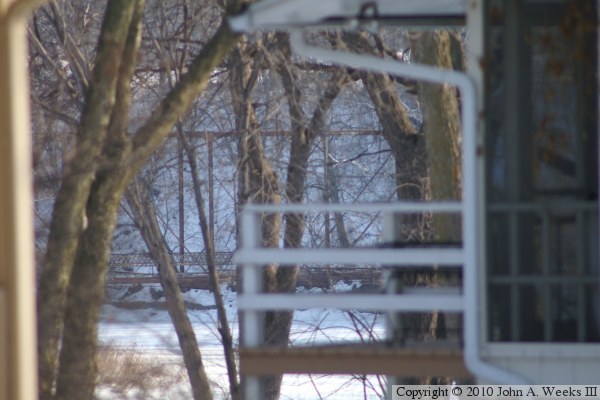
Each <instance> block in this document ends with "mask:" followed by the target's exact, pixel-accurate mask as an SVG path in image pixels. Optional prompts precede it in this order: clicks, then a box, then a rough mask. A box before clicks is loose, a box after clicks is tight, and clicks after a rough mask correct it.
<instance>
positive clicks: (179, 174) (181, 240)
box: [175, 124, 185, 272]
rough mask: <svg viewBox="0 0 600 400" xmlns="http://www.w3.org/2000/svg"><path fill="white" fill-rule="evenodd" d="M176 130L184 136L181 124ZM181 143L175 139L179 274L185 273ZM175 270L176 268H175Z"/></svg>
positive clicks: (179, 139)
mask: <svg viewBox="0 0 600 400" xmlns="http://www.w3.org/2000/svg"><path fill="white" fill-rule="evenodd" d="M177 129H179V130H180V134H181V135H184V132H183V128H182V127H181V124H178V125H177ZM183 151H184V149H183V143H182V141H181V138H180V137H179V136H178V137H177V177H178V185H177V186H178V188H177V189H178V196H177V197H178V199H177V200H178V203H179V204H178V205H179V257H180V259H179V260H180V264H179V272H185V263H184V257H185V202H184V192H183V184H184V179H183V178H184V176H183ZM175 269H177V266H175Z"/></svg>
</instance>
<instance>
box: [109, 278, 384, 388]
mask: <svg viewBox="0 0 600 400" xmlns="http://www.w3.org/2000/svg"><path fill="white" fill-rule="evenodd" d="M352 286H354V287H355V286H356V283H350V284H344V283H339V284H338V285H337V286H336V288H335V290H337V291H344V290H348V289H349V288H351V287H352ZM127 290H128V288H125V287H121V288H109V296H110V298H111V299H112V301H113V303H112V304H106V305H105V306H104V307H103V309H102V322H101V324H100V327H99V332H98V335H99V341H100V343H101V344H103V345H107V346H110V347H111V348H113V349H122V351H128V350H135V351H136V352H137V353H139V354H143V355H144V356H147V357H148V358H149V359H154V360H156V359H159V360H161V362H164V363H165V364H169V365H174V366H176V367H179V368H183V366H182V364H183V362H182V359H181V354H180V350H179V345H178V342H177V336H176V335H175V332H174V329H173V326H172V325H171V322H170V319H169V316H168V314H167V312H166V310H164V308H161V307H160V303H162V302H164V297H163V298H159V299H158V300H156V298H157V293H158V291H160V286H158V285H156V286H152V285H146V286H144V287H143V289H142V290H139V291H137V292H135V293H127ZM222 290H223V294H224V300H225V305H226V307H227V313H228V317H229V321H230V322H231V324H232V327H231V328H232V332H233V333H234V334H235V336H236V340H237V331H238V326H237V307H236V294H235V293H234V292H232V291H231V290H229V289H228V288H227V287H226V286H225V285H223V287H222ZM129 291H130V292H131V290H129ZM183 295H184V299H185V301H186V302H188V304H191V305H198V307H191V308H207V309H195V310H190V311H188V315H189V317H190V320H191V322H192V324H193V326H194V330H195V332H196V337H197V339H198V342H199V346H200V350H201V353H202V358H203V362H204V364H205V367H206V370H207V374H208V376H209V379H211V381H212V382H213V387H214V388H215V390H214V391H215V398H217V399H227V396H226V394H223V393H222V392H223V390H222V389H220V388H227V372H226V369H225V365H224V359H223V352H222V347H221V344H220V338H219V334H218V332H217V330H216V326H217V325H216V322H215V321H216V311H215V310H214V308H213V306H214V300H213V294H212V293H211V292H209V291H206V290H196V289H193V290H188V291H187V292H185V293H184V294H183ZM142 302H144V303H148V305H149V307H145V308H137V307H139V304H140V303H142ZM119 303H120V304H119ZM127 303H129V304H131V305H133V304H136V305H137V307H135V308H134V309H132V308H129V307H127ZM115 304H119V306H115ZM199 306H202V307H199ZM356 318H358V319H360V320H361V321H362V322H363V323H364V325H365V326H370V327H372V329H371V333H370V334H371V335H373V336H374V337H375V338H381V337H383V335H384V318H383V316H382V315H379V314H370V313H360V314H358V313H357V314H354V315H353V316H352V318H351V317H350V315H349V314H348V313H346V312H342V311H340V310H323V309H310V310H302V311H296V313H295V315H294V324H293V328H292V335H291V336H292V337H291V340H292V341H293V343H296V344H307V343H331V342H334V343H343V342H348V341H359V340H361V338H360V335H359V334H358V333H357V328H356ZM360 330H361V334H362V335H363V337H364V336H366V335H365V334H366V333H367V332H366V331H365V329H364V328H361V329H360ZM368 385H373V386H374V387H375V388H376V390H373V389H371V388H367V390H366V393H367V395H366V397H365V388H364V382H363V381H361V380H360V379H354V378H353V377H351V376H332V375H330V376H321V375H318V376H317V375H313V376H307V375H286V376H285V377H284V382H283V386H282V396H281V398H282V399H293V400H304V399H306V400H309V399H320V398H323V399H365V398H366V399H379V398H380V397H379V395H378V394H381V387H380V382H378V380H377V378H376V377H369V381H368ZM149 395H150V396H152V397H148V396H149ZM123 396H125V394H123V393H116V392H115V391H114V390H112V389H111V388H110V387H109V386H107V385H104V386H100V388H99V389H98V398H99V399H101V400H115V399H123V398H124V397H123ZM128 396H129V397H125V398H131V399H134V398H135V399H137V398H139V393H137V392H136V391H135V390H132V391H131V393H130V394H129V395H128ZM136 396H137V397H136ZM190 397H191V396H190V389H189V384H188V382H187V381H186V380H185V379H183V380H182V381H181V383H180V384H178V385H177V387H169V388H166V387H165V388H163V389H162V390H161V389H156V390H154V391H153V392H152V393H150V394H145V397H144V398H156V399H186V398H190Z"/></svg>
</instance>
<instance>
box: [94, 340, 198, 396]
mask: <svg viewBox="0 0 600 400" xmlns="http://www.w3.org/2000/svg"><path fill="white" fill-rule="evenodd" d="M97 362H98V387H99V388H100V391H101V392H103V393H104V394H103V395H101V396H99V397H100V398H103V399H108V398H115V399H117V398H119V399H149V398H161V399H162V398H173V399H179V398H186V397H187V396H184V394H185V392H186V391H188V388H189V381H188V377H187V373H186V371H185V368H184V367H183V365H182V362H181V360H180V359H176V358H174V357H171V356H163V355H157V354H146V353H143V352H141V351H139V350H136V349H123V348H118V347H110V346H107V347H101V348H100V349H99V350H98V354H97Z"/></svg>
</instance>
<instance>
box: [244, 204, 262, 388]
mask: <svg viewBox="0 0 600 400" xmlns="http://www.w3.org/2000/svg"><path fill="white" fill-rule="evenodd" d="M241 230H242V235H241V241H242V243H241V248H242V249H243V250H244V251H249V252H252V251H253V250H255V249H257V248H259V247H260V246H261V244H262V238H261V229H260V218H259V216H258V214H257V213H256V212H255V211H254V210H253V209H252V205H251V204H247V205H246V206H245V207H244V209H243V210H242V213H241ZM261 291H262V277H261V267H260V265H258V264H256V263H253V262H252V261H248V259H246V260H245V262H244V264H243V265H242V293H244V294H246V295H250V296H252V295H258V294H259V293H260V292H261ZM240 297H241V296H239V295H238V302H240V300H239V299H240ZM240 310H241V312H242V318H243V323H242V330H243V335H242V341H243V343H242V345H243V346H246V347H256V346H259V345H260V344H262V342H263V340H264V334H263V329H264V327H263V325H264V324H263V321H262V318H261V315H262V310H248V309H244V308H240ZM242 390H244V392H245V398H246V399H259V398H261V397H262V393H261V385H260V379H259V378H258V377H256V376H245V377H244V387H243V388H242Z"/></svg>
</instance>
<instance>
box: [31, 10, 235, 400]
mask: <svg viewBox="0 0 600 400" xmlns="http://www.w3.org/2000/svg"><path fill="white" fill-rule="evenodd" d="M228 7H229V8H228V10H227V11H228V12H230V13H231V12H234V11H235V10H236V9H237V7H238V4H237V2H231V4H229V5H228ZM143 9H144V2H143V1H142V0H138V1H123V0H109V1H108V3H107V6H106V11H105V14H104V18H103V25H102V30H101V34H100V38H99V41H98V48H97V51H96V57H95V62H94V68H93V71H92V74H91V77H90V78H89V81H88V84H87V87H86V97H85V102H84V106H83V109H82V112H81V117H80V123H79V128H78V134H77V138H76V144H75V148H74V150H73V155H72V157H71V158H70V160H69V161H68V163H67V165H66V166H65V168H64V173H63V177H62V181H61V188H60V190H59V192H58V195H57V198H56V201H55V204H54V211H53V217H52V223H51V226H50V233H49V241H48V245H47V250H46V255H45V257H44V261H43V265H42V270H41V275H40V289H39V292H38V298H39V301H38V311H39V313H38V335H39V344H38V353H39V360H40V393H41V398H43V399H51V398H53V397H54V390H53V388H54V387H55V386H56V398H59V399H63V398H64V399H73V398H78V399H91V398H92V397H93V390H94V386H95V375H96V366H95V361H94V352H95V347H96V326H97V322H98V317H99V308H100V305H101V302H102V298H103V290H104V281H105V275H106V270H107V261H108V255H109V249H110V242H111V239H112V233H113V230H114V226H115V221H116V215H117V211H118V206H119V201H120V199H121V197H122V194H123V192H124V190H125V188H126V186H127V184H128V183H129V181H130V180H131V179H132V177H133V176H134V175H135V173H136V172H137V171H138V170H139V169H140V168H141V167H142V165H143V164H144V162H145V161H146V160H147V158H148V157H149V155H150V154H151V153H152V152H153V151H154V149H155V148H156V147H157V146H158V145H159V144H160V143H161V142H162V140H163V138H164V137H165V136H166V135H167V134H168V133H169V132H170V131H171V129H172V127H173V126H174V125H175V123H176V122H177V120H178V119H179V118H180V117H181V116H182V115H183V114H184V113H185V112H186V111H187V109H188V107H189V105H190V104H191V103H192V101H193V100H194V98H195V97H196V96H197V95H198V93H200V92H201V91H202V90H203V89H204V87H205V85H206V82H207V79H208V77H209V76H210V74H211V73H212V71H213V70H214V69H215V68H216V67H217V66H218V64H219V63H220V62H221V60H222V59H223V57H224V56H225V55H226V54H227V52H228V51H229V49H230V48H231V47H232V46H233V44H234V43H235V42H236V41H237V35H235V34H233V33H232V32H231V31H230V30H229V28H228V26H227V24H226V23H222V24H221V26H220V27H219V28H218V29H217V31H216V32H215V33H214V35H213V37H212V38H211V39H210V40H209V41H208V42H207V43H206V44H205V45H204V46H203V48H202V50H201V51H200V53H199V54H198V55H197V56H196V57H195V58H194V59H193V60H192V61H191V63H190V65H189V67H188V70H187V73H186V74H185V75H184V76H182V78H181V79H180V80H179V82H178V83H177V85H175V86H174V88H173V89H172V90H171V91H170V92H169V93H168V94H167V95H166V96H165V97H164V98H163V99H162V101H161V102H160V103H159V104H157V105H156V106H155V108H154V110H153V112H152V114H151V116H150V117H148V119H147V120H146V121H145V122H144V123H143V124H141V126H140V127H139V128H137V129H136V131H135V132H134V133H133V134H132V135H130V134H128V133H127V126H128V116H129V103H130V97H131V96H130V82H131V78H132V74H133V70H134V65H135V63H136V62H137V54H138V51H137V50H138V48H139V35H140V33H139V32H140V27H141V19H142V12H143ZM82 308H83V309H85V310H86V312H85V313H81V312H80V310H81V309H82ZM61 343H62V346H60V344H61ZM59 348H60V367H59V363H58V359H59V357H58V353H59ZM56 371H58V374H57V373H56ZM57 375H58V377H57ZM56 377H57V380H56V385H55V378H56Z"/></svg>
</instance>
